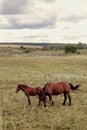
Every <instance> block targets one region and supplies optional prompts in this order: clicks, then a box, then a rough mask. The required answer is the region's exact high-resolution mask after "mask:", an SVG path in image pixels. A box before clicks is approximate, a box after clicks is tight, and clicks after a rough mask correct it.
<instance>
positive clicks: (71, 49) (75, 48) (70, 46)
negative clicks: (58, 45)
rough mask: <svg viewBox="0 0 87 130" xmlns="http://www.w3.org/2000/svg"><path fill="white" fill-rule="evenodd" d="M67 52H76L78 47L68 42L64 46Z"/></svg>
mask: <svg viewBox="0 0 87 130" xmlns="http://www.w3.org/2000/svg"><path fill="white" fill-rule="evenodd" d="M64 50H65V53H76V51H77V47H76V46H74V45H70V44H67V45H65V47H64Z"/></svg>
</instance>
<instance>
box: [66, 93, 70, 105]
mask: <svg viewBox="0 0 87 130" xmlns="http://www.w3.org/2000/svg"><path fill="white" fill-rule="evenodd" d="M67 96H68V99H69V106H71V95H70V93H68V94H67Z"/></svg>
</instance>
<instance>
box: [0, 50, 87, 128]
mask: <svg viewBox="0 0 87 130" xmlns="http://www.w3.org/2000/svg"><path fill="white" fill-rule="evenodd" d="M1 50H2V48H1V49H0V51H1ZM86 51H87V50H86ZM8 52H9V50H8ZM1 53H2V54H1V55H0V101H1V102H0V129H1V130H86V129H87V55H86V54H87V52H86V54H84V53H82V54H79V55H75V54H74V55H59V56H58V55H57V56H56V55H47V56H46V55H32V56H31V55H27V54H24V55H23V54H22V53H21V52H19V50H18V49H17V50H16V49H15V54H13V52H11V51H10V53H8V55H6V52H5V51H4V52H3V51H2V52H1ZM60 81H67V82H71V83H72V84H73V85H77V84H79V83H80V84H81V86H80V88H79V89H78V90H75V91H71V96H72V106H68V100H67V102H66V106H62V102H63V98H64V97H63V95H59V96H53V100H54V103H55V105H54V106H50V105H49V104H48V103H47V107H43V106H39V107H37V104H38V97H37V96H35V97H30V99H31V105H30V106H29V105H28V101H27V98H26V96H25V95H24V93H23V92H22V91H20V92H18V93H15V90H16V87H17V85H18V84H20V83H21V84H26V85H28V86H32V87H37V86H41V87H43V86H44V85H45V83H47V82H60Z"/></svg>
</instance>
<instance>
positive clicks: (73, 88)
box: [69, 83, 80, 90]
mask: <svg viewBox="0 0 87 130" xmlns="http://www.w3.org/2000/svg"><path fill="white" fill-rule="evenodd" d="M69 85H70V88H71V89H72V90H75V89H77V88H79V86H80V84H78V85H76V86H75V87H74V86H73V85H72V84H71V83H69Z"/></svg>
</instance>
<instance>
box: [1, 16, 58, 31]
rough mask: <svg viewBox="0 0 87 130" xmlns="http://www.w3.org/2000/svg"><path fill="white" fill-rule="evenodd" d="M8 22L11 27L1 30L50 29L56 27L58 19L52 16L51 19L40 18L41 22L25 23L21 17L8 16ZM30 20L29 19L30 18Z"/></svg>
mask: <svg viewBox="0 0 87 130" xmlns="http://www.w3.org/2000/svg"><path fill="white" fill-rule="evenodd" d="M6 17H7V20H8V23H9V26H7V27H6V26H5V27H4V26H1V27H0V28H2V29H24V28H29V29H40V28H50V27H53V26H55V24H56V21H57V17H56V16H50V17H49V18H38V19H39V20H38V21H37V20H36V21H35V20H34V22H31V23H29V22H27V23H26V22H25V21H24V22H23V23H22V20H23V19H22V20H20V15H19V17H16V15H13V16H11V15H10V16H9V15H7V16H6ZM28 19H29V18H28Z"/></svg>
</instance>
